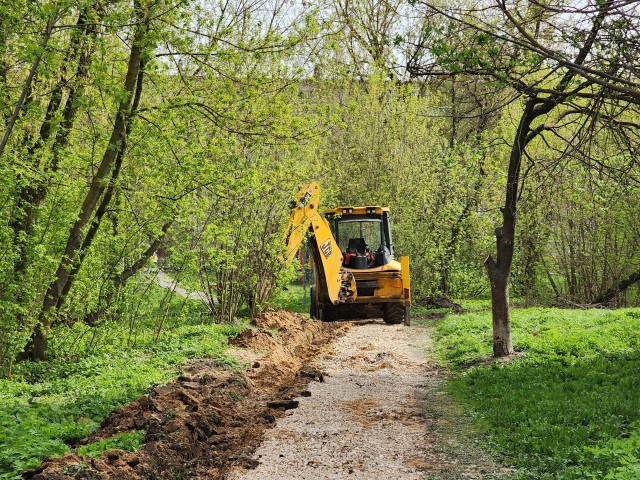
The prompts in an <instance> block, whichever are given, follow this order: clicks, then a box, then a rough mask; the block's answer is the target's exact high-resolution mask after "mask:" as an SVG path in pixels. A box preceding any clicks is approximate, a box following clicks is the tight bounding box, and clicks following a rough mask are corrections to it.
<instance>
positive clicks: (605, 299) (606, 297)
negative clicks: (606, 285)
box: [591, 272, 640, 305]
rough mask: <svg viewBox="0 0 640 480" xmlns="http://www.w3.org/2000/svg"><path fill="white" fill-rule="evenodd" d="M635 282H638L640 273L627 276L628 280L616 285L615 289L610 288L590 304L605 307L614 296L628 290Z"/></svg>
mask: <svg viewBox="0 0 640 480" xmlns="http://www.w3.org/2000/svg"><path fill="white" fill-rule="evenodd" d="M636 282H640V272H635V273H634V274H633V275H631V276H629V278H627V279H625V280H622V281H621V282H620V283H618V285H616V287H614V288H610V289H609V290H607V291H606V292H604V293H603V294H602V295H600V296H599V297H597V298H596V299H594V300H593V301H592V302H591V304H604V305H606V304H607V303H609V302H610V301H611V300H613V299H614V297H615V296H616V295H618V294H619V293H620V292H623V291H625V290H626V289H627V288H629V287H630V286H631V285H633V284H634V283H636Z"/></svg>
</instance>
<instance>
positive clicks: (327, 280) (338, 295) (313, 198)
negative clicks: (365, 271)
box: [285, 182, 356, 305]
mask: <svg viewBox="0 0 640 480" xmlns="http://www.w3.org/2000/svg"><path fill="white" fill-rule="evenodd" d="M319 203H320V186H319V185H318V184H317V183H316V182H311V183H309V184H307V185H305V186H303V187H302V188H301V189H300V190H299V191H298V193H297V194H296V196H295V198H294V199H293V200H292V201H291V204H290V208H291V213H290V216H289V222H288V224H287V228H286V230H285V244H286V246H287V251H286V260H287V261H288V262H291V261H292V260H293V259H294V258H295V255H296V252H297V251H298V249H299V248H300V245H301V244H302V243H303V242H304V241H305V239H306V238H309V246H310V248H311V251H312V254H313V260H314V262H315V266H316V273H317V275H316V282H317V287H316V288H318V292H319V294H320V295H323V296H326V297H327V299H328V300H329V301H330V302H331V303H332V304H334V305H337V304H340V303H352V302H353V301H354V300H355V299H356V281H355V279H354V277H353V274H352V273H351V272H350V271H349V270H347V269H345V268H343V267H342V260H343V258H342V252H341V251H340V247H339V246H338V244H337V242H336V240H335V238H333V234H332V233H331V228H329V223H328V222H327V221H326V220H325V219H324V218H323V217H322V216H321V215H320V213H319V212H318V205H319Z"/></svg>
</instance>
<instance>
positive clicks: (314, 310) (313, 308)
mask: <svg viewBox="0 0 640 480" xmlns="http://www.w3.org/2000/svg"><path fill="white" fill-rule="evenodd" d="M309 297H310V299H311V301H310V302H309V316H310V317H311V318H316V319H317V318H318V301H317V300H316V286H315V285H311V288H310V290H309Z"/></svg>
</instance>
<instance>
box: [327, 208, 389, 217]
mask: <svg viewBox="0 0 640 480" xmlns="http://www.w3.org/2000/svg"><path fill="white" fill-rule="evenodd" d="M383 212H389V207H380V206H378V205H369V206H366V207H352V206H344V207H336V208H330V209H327V210H325V211H324V214H325V215H343V216H344V215H367V214H372V213H377V214H381V213H383Z"/></svg>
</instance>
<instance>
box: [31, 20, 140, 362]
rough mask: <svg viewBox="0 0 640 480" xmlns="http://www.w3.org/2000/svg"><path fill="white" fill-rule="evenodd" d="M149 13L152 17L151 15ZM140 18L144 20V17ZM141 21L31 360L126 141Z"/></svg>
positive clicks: (40, 351) (42, 343)
mask: <svg viewBox="0 0 640 480" xmlns="http://www.w3.org/2000/svg"><path fill="white" fill-rule="evenodd" d="M136 13H141V12H136ZM146 13H147V14H148V12H146ZM140 17H142V15H141V16H140ZM140 20H141V21H140V23H138V25H137V27H136V32H135V35H134V38H133V39H132V42H131V53H130V56H129V61H128V67H127V73H126V77H125V84H124V89H125V92H126V97H125V98H124V99H123V100H122V101H121V102H120V104H119V106H118V111H117V112H116V116H115V123H114V125H113V130H112V132H111V138H110V140H109V143H108V145H107V147H106V149H105V151H104V154H103V156H102V161H101V162H100V165H99V167H98V169H97V171H96V174H95V176H94V177H93V179H92V181H91V185H90V186H89V191H88V192H87V193H86V195H85V198H84V200H83V202H82V206H81V207H80V211H79V213H78V216H77V218H76V221H75V222H74V224H73V226H72V227H71V229H70V231H69V235H68V239H67V245H66V247H65V251H64V254H63V256H62V258H61V260H60V263H59V265H58V269H57V271H56V276H55V279H54V281H53V282H51V284H50V285H49V287H48V289H47V292H46V294H45V297H44V301H43V305H42V309H41V311H40V315H39V323H38V325H37V326H36V329H35V331H34V335H33V338H32V341H31V342H30V345H27V354H28V355H29V356H30V357H31V358H36V359H44V358H45V355H46V351H47V334H48V330H49V327H50V326H51V311H52V310H55V308H57V306H58V305H59V300H60V297H61V296H62V295H63V292H64V290H65V286H66V284H67V282H68V281H69V274H70V273H71V270H72V268H73V264H74V262H75V261H76V259H77V255H78V252H79V250H80V248H81V246H82V243H83V238H84V234H83V230H84V228H85V227H86V225H87V223H89V221H90V220H91V217H92V216H93V213H94V211H95V209H96V207H97V206H98V202H99V201H100V198H101V196H102V194H103V193H104V191H105V189H106V188H107V184H108V181H107V178H108V177H109V175H110V174H111V172H112V169H113V166H114V162H115V160H116V157H117V152H118V151H119V146H120V144H121V142H123V141H124V135H125V134H126V128H127V123H128V121H129V120H130V116H131V107H132V102H133V96H134V89H135V87H136V83H137V80H138V73H139V71H140V66H141V60H142V53H143V48H144V45H143V37H144V35H145V33H146V28H147V24H148V18H145V19H142V18H140Z"/></svg>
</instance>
